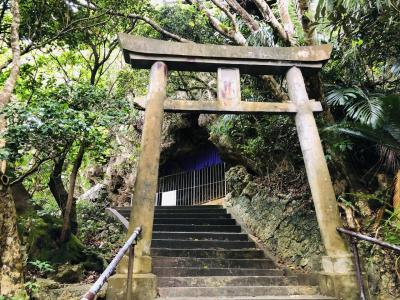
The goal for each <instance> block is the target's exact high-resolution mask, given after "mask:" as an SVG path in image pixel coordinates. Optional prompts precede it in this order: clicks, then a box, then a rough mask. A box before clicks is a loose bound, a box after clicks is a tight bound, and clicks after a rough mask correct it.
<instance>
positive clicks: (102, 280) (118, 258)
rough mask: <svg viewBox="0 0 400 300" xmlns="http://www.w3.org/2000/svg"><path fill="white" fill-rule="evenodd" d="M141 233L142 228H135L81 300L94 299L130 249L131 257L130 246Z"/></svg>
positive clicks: (131, 254)
mask: <svg viewBox="0 0 400 300" xmlns="http://www.w3.org/2000/svg"><path fill="white" fill-rule="evenodd" d="M141 232H142V227H141V226H139V227H137V228H136V229H135V231H134V232H133V233H132V235H131V236H130V237H129V239H128V240H127V241H126V242H125V244H124V245H123V246H122V248H121V249H119V251H118V253H117V255H116V256H115V257H114V259H113V260H112V261H111V263H110V264H109V265H108V266H107V268H106V269H105V270H104V272H103V273H102V274H101V275H100V277H99V278H98V279H97V280H96V282H95V283H94V284H93V285H92V287H91V288H90V289H89V291H88V292H87V293H86V294H85V296H83V298H81V300H93V299H94V298H95V297H96V294H97V293H98V292H99V290H100V289H101V288H102V286H103V285H104V283H106V281H107V280H108V278H109V277H110V276H111V274H112V273H113V272H114V270H115V269H116V268H117V265H118V263H119V262H120V261H121V259H122V258H123V257H124V255H125V253H126V252H127V251H128V250H129V249H130V248H131V251H130V255H129V256H130V257H131V256H133V247H131V246H132V245H133V244H134V243H135V242H136V240H137V238H138V237H139V235H140V233H141ZM128 273H129V272H128ZM129 275H130V274H128V280H129ZM127 286H129V283H128V285H127Z"/></svg>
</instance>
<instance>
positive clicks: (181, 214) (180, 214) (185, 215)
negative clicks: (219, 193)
mask: <svg viewBox="0 0 400 300" xmlns="http://www.w3.org/2000/svg"><path fill="white" fill-rule="evenodd" d="M154 218H155V219H158V218H189V219H193V218H197V219H207V218H208V219H231V215H230V214H227V213H226V212H225V211H222V212H220V213H207V212H206V213H204V212H201V211H199V212H195V213H186V212H155V213H154Z"/></svg>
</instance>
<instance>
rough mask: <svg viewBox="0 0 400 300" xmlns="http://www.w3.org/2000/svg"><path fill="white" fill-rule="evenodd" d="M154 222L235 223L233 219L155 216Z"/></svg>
mask: <svg viewBox="0 0 400 300" xmlns="http://www.w3.org/2000/svg"><path fill="white" fill-rule="evenodd" d="M154 224H173V225H180V224H188V225H235V224H236V221H235V220H233V219H210V218H202V219H200V218H190V219H189V218H167V219H166V218H157V219H154Z"/></svg>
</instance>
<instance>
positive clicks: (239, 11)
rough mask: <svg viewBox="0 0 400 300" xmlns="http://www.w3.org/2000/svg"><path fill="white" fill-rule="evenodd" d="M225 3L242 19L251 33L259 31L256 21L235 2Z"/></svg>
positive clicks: (232, 0)
mask: <svg viewBox="0 0 400 300" xmlns="http://www.w3.org/2000/svg"><path fill="white" fill-rule="evenodd" d="M225 1H226V3H228V5H229V6H230V7H231V8H232V9H233V10H234V11H235V12H236V13H237V14H238V15H239V16H240V17H241V18H242V20H243V22H244V23H245V24H246V26H247V27H248V28H249V29H250V31H251V32H253V33H254V32H256V31H258V30H260V26H259V25H258V23H257V21H256V20H255V19H254V18H253V17H252V16H251V15H250V14H249V13H248V12H247V11H246V10H245V9H244V8H243V7H241V6H240V4H239V3H238V2H237V1H236V0H225Z"/></svg>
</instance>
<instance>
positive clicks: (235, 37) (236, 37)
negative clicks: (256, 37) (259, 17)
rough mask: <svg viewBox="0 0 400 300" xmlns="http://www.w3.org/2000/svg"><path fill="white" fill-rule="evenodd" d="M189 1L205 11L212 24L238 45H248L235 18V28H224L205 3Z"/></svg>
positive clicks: (199, 9)
mask: <svg viewBox="0 0 400 300" xmlns="http://www.w3.org/2000/svg"><path fill="white" fill-rule="evenodd" d="M187 1H188V2H189V3H190V4H194V5H195V6H196V8H197V10H198V11H199V12H202V13H204V14H205V15H206V16H207V18H208V21H209V22H210V24H211V26H212V27H213V28H214V29H215V30H216V31H218V32H219V33H220V34H221V35H223V36H225V37H226V38H228V39H230V40H232V41H234V42H235V43H236V44H238V45H242V46H244V45H246V39H245V37H244V36H243V35H242V33H241V32H240V31H239V30H238V26H237V23H236V21H235V20H234V23H233V25H234V30H228V29H227V28H224V26H222V23H221V22H220V21H219V20H218V19H217V18H216V17H214V15H213V14H212V12H211V11H210V10H209V9H208V8H207V7H206V6H205V5H204V4H203V3H201V2H199V1H198V0H187ZM214 1H216V0H214ZM214 1H213V2H214ZM221 5H222V4H221ZM228 17H229V16H228ZM231 21H232V19H231Z"/></svg>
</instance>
